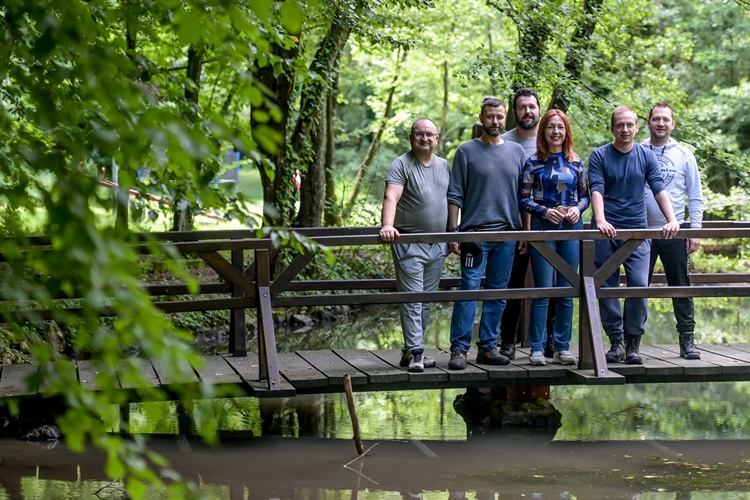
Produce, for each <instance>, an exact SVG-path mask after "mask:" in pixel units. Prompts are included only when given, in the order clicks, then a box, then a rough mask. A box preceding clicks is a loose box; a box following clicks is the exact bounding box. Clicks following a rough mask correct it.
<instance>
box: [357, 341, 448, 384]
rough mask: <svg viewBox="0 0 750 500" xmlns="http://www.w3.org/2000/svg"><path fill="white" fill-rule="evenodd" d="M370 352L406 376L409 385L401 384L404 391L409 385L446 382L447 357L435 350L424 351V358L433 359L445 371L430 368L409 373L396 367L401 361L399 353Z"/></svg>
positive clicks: (387, 351)
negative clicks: (442, 366) (441, 365)
mask: <svg viewBox="0 0 750 500" xmlns="http://www.w3.org/2000/svg"><path fill="white" fill-rule="evenodd" d="M370 352H372V354H374V355H375V356H377V357H378V358H380V359H382V360H383V361H384V362H386V363H388V364H389V365H390V366H392V367H393V368H394V369H395V370H399V371H401V372H402V373H404V374H406V377H407V380H408V381H409V384H403V385H404V387H403V388H404V389H408V388H409V387H408V386H409V385H411V384H438V383H441V382H447V381H448V373H447V370H448V356H447V355H446V354H445V353H444V352H442V351H438V350H437V349H425V351H424V353H425V356H429V357H431V358H434V359H435V361H436V362H437V364H438V366H439V365H440V364H441V363H442V364H443V365H444V368H445V369H442V368H439V367H438V366H434V367H432V368H425V369H424V371H423V372H421V373H410V372H409V371H408V370H407V369H406V368H402V367H400V366H398V363H399V361H400V360H401V351H398V350H397V351H394V350H387V349H381V350H374V351H370Z"/></svg>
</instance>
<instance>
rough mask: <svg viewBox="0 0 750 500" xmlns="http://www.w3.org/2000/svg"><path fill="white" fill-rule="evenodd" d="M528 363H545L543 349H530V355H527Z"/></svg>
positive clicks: (540, 364)
mask: <svg viewBox="0 0 750 500" xmlns="http://www.w3.org/2000/svg"><path fill="white" fill-rule="evenodd" d="M529 363H530V364H532V365H534V366H544V365H546V364H547V360H546V359H544V351H531V356H529Z"/></svg>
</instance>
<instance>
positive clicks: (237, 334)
mask: <svg viewBox="0 0 750 500" xmlns="http://www.w3.org/2000/svg"><path fill="white" fill-rule="evenodd" d="M232 267H234V268H235V269H237V270H238V271H239V272H240V273H242V272H243V270H244V267H245V252H244V251H243V250H242V249H236V250H232ZM244 296H245V292H244V291H243V290H242V287H240V286H239V285H237V284H236V283H234V282H232V297H233V298H236V297H240V298H242V297H244ZM229 352H230V353H231V354H232V356H241V357H245V356H247V324H246V320H245V310H244V309H230V310H229Z"/></svg>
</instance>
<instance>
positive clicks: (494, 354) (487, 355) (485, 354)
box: [477, 347, 510, 365]
mask: <svg viewBox="0 0 750 500" xmlns="http://www.w3.org/2000/svg"><path fill="white" fill-rule="evenodd" d="M477 363H479V364H482V365H507V364H508V363H510V358H508V356H503V355H502V354H500V351H498V349H497V347H493V348H492V349H479V353H478V354H477Z"/></svg>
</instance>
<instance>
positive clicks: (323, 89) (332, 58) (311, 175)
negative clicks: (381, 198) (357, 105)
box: [291, 7, 351, 227]
mask: <svg viewBox="0 0 750 500" xmlns="http://www.w3.org/2000/svg"><path fill="white" fill-rule="evenodd" d="M350 34H351V23H350V22H348V21H347V20H346V19H345V15H344V13H343V12H342V11H341V9H340V8H339V7H336V13H335V15H334V18H333V21H332V22H331V26H330V27H329V29H328V33H327V34H326V36H325V38H324V39H323V41H321V43H320V45H319V46H318V50H317V51H316V52H315V56H314V57H313V60H312V62H311V63H310V73H311V74H315V75H319V76H320V78H315V79H313V80H312V81H311V82H310V83H309V84H308V85H307V86H306V87H305V88H303V89H302V100H301V105H300V112H299V119H298V120H297V124H296V126H295V127H294V133H293V134H292V141H291V142H292V147H293V149H294V152H295V154H296V155H297V158H298V159H299V161H300V162H301V164H302V165H303V166H304V167H305V168H304V169H303V170H304V171H303V174H304V175H303V182H302V192H301V196H300V211H299V214H298V216H297V221H298V224H299V225H301V226H303V227H317V226H320V225H321V222H322V220H323V203H324V201H325V192H326V191H325V185H326V184H325V162H324V159H323V155H324V152H325V140H326V134H325V130H324V129H325V124H324V120H325V110H326V101H327V99H328V92H329V88H330V86H331V84H332V81H333V78H334V75H335V74H336V72H337V70H338V63H339V55H340V54H341V50H342V49H343V48H344V46H345V45H346V41H347V40H348V39H349V35H350Z"/></svg>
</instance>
